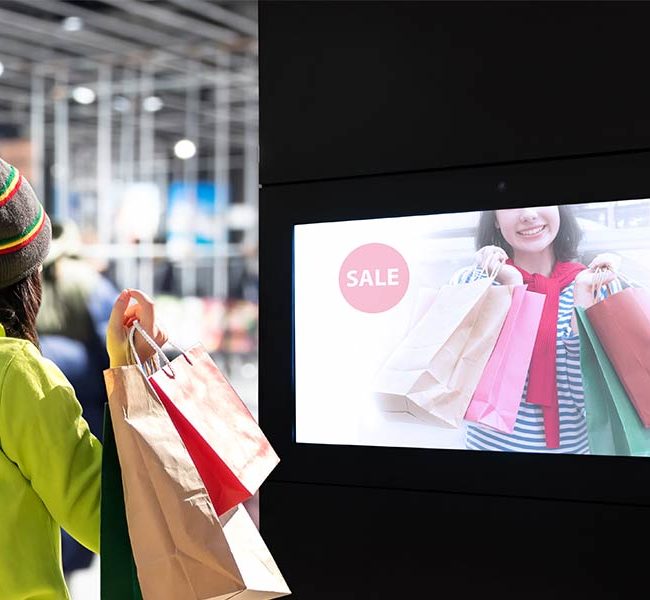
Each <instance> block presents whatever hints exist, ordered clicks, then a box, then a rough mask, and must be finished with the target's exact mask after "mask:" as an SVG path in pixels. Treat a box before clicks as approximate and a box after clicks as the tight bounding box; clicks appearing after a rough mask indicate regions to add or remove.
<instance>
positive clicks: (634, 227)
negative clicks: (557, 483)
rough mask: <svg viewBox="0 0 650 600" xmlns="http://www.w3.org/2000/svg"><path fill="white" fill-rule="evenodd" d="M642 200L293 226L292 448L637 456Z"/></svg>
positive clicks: (642, 371)
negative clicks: (333, 446)
mask: <svg viewBox="0 0 650 600" xmlns="http://www.w3.org/2000/svg"><path fill="white" fill-rule="evenodd" d="M649 289H650V199H648V200H646V199H643V200H623V201H612V202H599V203H593V204H574V205H566V206H541V207H524V208H509V209H503V210H489V211H482V212H465V213H454V214H432V215H418V216H408V217H395V218H383V219H368V220H358V221H341V222H326V223H311V224H301V225H295V226H294V294H295V296H294V310H295V386H296V405H295V410H296V422H295V426H296V429H295V431H296V442H298V443H304V444H337V445H355V446H390V447H404V448H437V449H458V450H464V449H468V450H488V451H511V452H542V453H565V454H600V455H610V456H650V291H649Z"/></svg>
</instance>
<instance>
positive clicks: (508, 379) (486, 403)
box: [465, 285, 546, 433]
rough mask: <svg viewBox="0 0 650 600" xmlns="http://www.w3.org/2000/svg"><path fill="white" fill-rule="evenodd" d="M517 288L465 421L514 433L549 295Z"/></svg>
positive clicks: (522, 286) (524, 287)
mask: <svg viewBox="0 0 650 600" xmlns="http://www.w3.org/2000/svg"><path fill="white" fill-rule="evenodd" d="M526 287H527V286H525V285H521V286H517V287H515V289H514V291H513V294H512V304H511V306H510V310H509V312H508V315H507V316H506V320H505V322H504V324H503V327H502V329H501V333H500V334H499V339H498V340H497V343H496V345H495V347H494V351H493V352H492V354H491V356H490V359H489V360H488V363H487V365H486V367H485V369H484V371H483V374H482V376H481V380H480V381H479V384H478V386H477V388H476V390H475V392H474V395H473V396H472V402H471V403H470V405H469V407H468V409H467V413H466V414H465V420H467V421H474V422H476V423H481V424H482V425H487V426H489V427H492V428H493V429H496V430H498V431H503V432H505V433H512V432H513V430H514V427H515V421H516V420H517V413H518V411H519V405H520V404H521V397H522V394H523V391H524V386H525V384H526V375H527V374H528V368H529V367H530V359H531V357H532V355H533V346H534V345H535V338H536V337H537V330H538V328H539V322H540V319H541V317H542V309H543V308H544V301H545V299H546V296H545V295H544V294H538V293H535V292H529V291H527V290H526Z"/></svg>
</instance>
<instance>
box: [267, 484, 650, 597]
mask: <svg viewBox="0 0 650 600" xmlns="http://www.w3.org/2000/svg"><path fill="white" fill-rule="evenodd" d="M260 498H261V511H262V512H261V514H262V520H261V527H262V535H263V537H264V539H265V540H267V543H268V544H269V547H270V549H271V552H272V553H273V555H274V557H275V559H276V560H277V562H278V563H279V565H280V567H281V568H282V570H283V573H284V575H285V577H286V578H287V581H288V583H289V586H290V587H291V588H292V591H293V598H295V600H383V599H394V600H398V599H399V600H404V599H407V598H408V599H413V600H428V599H431V598H449V599H462V600H465V599H487V598H502V599H508V600H510V599H512V600H514V599H524V598H525V599H527V600H536V599H540V600H548V599H549V598H559V599H564V598H568V599H583V598H589V599H590V600H600V599H603V600H605V599H607V600H612V599H626V598H637V597H642V595H647V582H646V580H647V578H646V571H647V558H646V553H644V552H643V551H641V552H639V551H636V550H635V549H634V546H635V545H636V543H637V542H638V541H640V540H647V539H648V536H649V535H650V509H649V508H638V507H636V508H635V507H617V508H613V507H611V506H606V505H601V504H589V503H571V502H551V501H542V500H521V499H518V500H517V499H510V498H499V497H489V496H488V497H481V496H465V495H460V494H459V495H447V494H435V493H422V492H409V491H397V490H381V489H368V488H354V487H337V486H319V485H309V484H296V483H282V482H273V483H267V484H266V485H265V486H264V489H263V492H262V494H261V495H260ZM642 590H645V591H642Z"/></svg>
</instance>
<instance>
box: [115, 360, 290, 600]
mask: <svg viewBox="0 0 650 600" xmlns="http://www.w3.org/2000/svg"><path fill="white" fill-rule="evenodd" d="M104 375H105V380H106V387H107V391H108V403H109V409H110V412H111V419H112V420H113V428H114V431H115V441H116V445H117V450H118V456H119V459H120V465H121V469H122V483H123V486H124V501H125V506H126V516H127V523H128V527H129V535H130V538H131V545H132V548H133V556H134V559H135V563H136V567H137V572H138V580H139V582H140V587H141V590H142V595H143V598H144V600H180V599H181V598H182V599H183V600H226V599H229V598H234V597H236V598H237V600H253V599H255V600H266V599H269V600H270V599H272V598H279V597H281V596H286V595H288V594H289V593H290V591H289V589H288V587H287V585H286V583H285V581H284V579H283V577H282V575H281V573H280V571H279V570H278V568H277V566H276V564H275V562H274V561H273V559H272V557H271V555H270V553H269V551H268V549H267V548H266V545H265V544H264V542H263V541H262V538H261V537H260V534H259V532H258V531H257V529H256V528H255V525H254V524H253V523H252V521H251V520H250V518H249V517H248V515H247V514H245V513H246V511H245V509H243V508H241V507H237V508H235V509H233V510H232V511H229V512H228V513H226V514H225V515H224V516H223V517H222V519H221V520H219V518H217V515H216V512H215V510H214V507H213V506H212V503H211V501H210V498H209V496H208V493H207V491H206V489H205V487H204V485H203V482H202V480H201V478H200V477H199V475H198V472H197V470H196V468H195V467H194V464H193V462H192V459H191V458H190V456H189V454H188V453H187V450H186V449H185V447H184V446H183V443H182V441H181V439H180V436H179V435H178V432H177V431H176V429H175V428H174V426H173V424H172V422H171V420H170V419H169V416H168V415H167V413H166V411H165V409H164V407H163V406H162V405H161V404H160V403H159V401H158V399H157V398H156V397H155V395H154V393H153V391H152V389H151V388H150V387H149V386H148V384H147V383H146V381H145V379H144V376H143V374H142V373H141V372H140V371H139V369H138V367H136V366H129V367H121V368H119V369H110V370H107V371H105V372H104Z"/></svg>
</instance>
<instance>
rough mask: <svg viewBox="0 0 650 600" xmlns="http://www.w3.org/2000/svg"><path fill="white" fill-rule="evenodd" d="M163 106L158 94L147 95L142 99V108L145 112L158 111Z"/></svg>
mask: <svg viewBox="0 0 650 600" xmlns="http://www.w3.org/2000/svg"><path fill="white" fill-rule="evenodd" d="M162 107H163V101H162V100H161V99H160V98H158V96H147V97H146V98H145V99H144V100H143V101H142V108H143V109H144V110H145V111H147V112H158V111H159V110H160V109H161V108H162Z"/></svg>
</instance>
